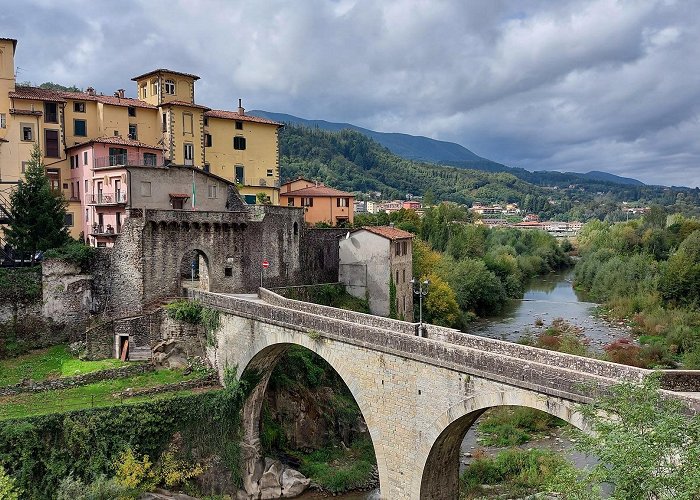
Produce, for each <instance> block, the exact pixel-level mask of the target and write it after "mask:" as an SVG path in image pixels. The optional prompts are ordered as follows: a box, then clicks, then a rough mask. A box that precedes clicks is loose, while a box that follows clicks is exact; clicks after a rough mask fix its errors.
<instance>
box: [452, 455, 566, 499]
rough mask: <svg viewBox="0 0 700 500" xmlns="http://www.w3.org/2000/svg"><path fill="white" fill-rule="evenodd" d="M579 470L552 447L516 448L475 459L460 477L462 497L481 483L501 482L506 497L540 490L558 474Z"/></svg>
mask: <svg viewBox="0 0 700 500" xmlns="http://www.w3.org/2000/svg"><path fill="white" fill-rule="evenodd" d="M571 470H575V469H574V467H573V465H572V464H571V463H569V462H568V461H567V460H566V459H564V458H562V457H561V456H559V455H557V454H556V453H554V452H552V451H548V450H537V449H533V450H521V449H518V448H513V449H509V450H505V451H502V452H500V453H498V455H496V456H495V457H493V458H490V457H482V458H477V459H475V460H474V461H473V462H472V463H471V464H470V465H469V467H467V468H466V470H465V471H464V472H463V473H462V476H461V477H460V485H461V488H460V490H461V493H462V498H471V496H467V495H474V494H479V493H485V492H484V491H482V488H481V487H480V486H481V485H496V484H499V485H501V486H502V489H503V490H504V491H503V493H504V494H505V495H506V497H509V496H510V495H525V494H528V493H533V492H538V491H540V490H541V489H543V488H546V486H547V485H548V484H549V483H551V482H552V481H553V480H554V479H555V478H556V477H557V476H558V475H560V474H564V473H565V472H567V471H571Z"/></svg>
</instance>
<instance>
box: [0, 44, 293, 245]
mask: <svg viewBox="0 0 700 500" xmlns="http://www.w3.org/2000/svg"><path fill="white" fill-rule="evenodd" d="M16 46H17V41H16V40H14V39H9V38H0V195H1V194H2V192H3V191H4V192H5V193H7V191H8V190H9V189H12V186H14V185H15V184H16V183H17V181H18V180H19V179H20V178H21V176H22V173H23V171H24V168H25V165H26V163H27V161H28V160H29V158H30V153H31V150H32V148H33V146H34V144H35V143H38V144H39V147H40V148H41V150H42V152H43V156H44V164H45V165H46V169H47V174H48V176H49V178H50V180H51V184H52V186H53V187H54V188H55V189H57V190H61V191H62V192H63V194H64V196H65V197H66V199H68V200H69V207H68V212H69V216H68V220H67V223H68V225H69V226H70V228H71V235H72V236H74V237H78V236H79V233H80V228H81V226H82V225H81V224H74V222H75V221H78V220H79V219H78V217H80V215H81V214H80V201H79V200H78V199H75V198H76V196H75V195H73V196H72V197H71V194H70V193H71V189H70V188H71V187H72V186H70V182H69V180H70V178H71V177H72V175H71V170H72V169H73V168H76V166H77V162H78V160H79V159H77V158H75V157H71V156H69V155H67V154H66V148H71V147H73V146H76V145H78V144H82V143H86V142H88V141H91V140H94V139H97V138H101V137H114V136H118V137H123V138H127V139H132V140H136V141H139V142H141V143H144V144H146V145H150V146H153V147H157V148H158V149H162V151H163V157H164V159H165V163H166V164H175V165H190V166H195V167H199V168H202V169H204V170H207V171H209V170H211V171H212V173H215V174H217V175H219V176H221V177H225V178H226V179H229V180H232V181H235V182H238V183H239V184H242V188H241V193H242V194H243V195H244V196H245V198H246V201H247V202H248V203H255V197H256V195H257V194H258V193H261V192H262V193H265V195H266V196H267V197H268V198H269V200H270V201H271V202H272V203H273V204H279V153H278V146H277V144H278V142H277V141H278V135H277V134H278V130H279V128H280V127H282V124H279V123H276V122H273V121H270V120H265V119H262V118H256V117H253V116H247V115H245V111H244V109H243V108H242V107H241V105H240V101H239V108H238V110H237V111H235V112H234V111H223V110H221V111H219V110H216V111H215V110H210V108H208V107H206V106H203V105H200V104H197V103H196V102H195V82H196V81H197V80H198V79H199V77H198V76H196V75H191V74H188V73H180V72H177V71H171V70H167V69H157V70H154V71H150V72H148V73H145V74H143V75H140V76H137V77H135V78H133V81H135V82H136V90H137V92H138V94H137V95H138V98H136V99H132V98H128V97H125V95H124V90H123V89H119V90H117V91H116V92H114V93H113V94H112V95H103V94H101V93H98V92H96V91H95V90H94V89H93V88H88V89H86V91H85V92H66V91H57V90H46V89H40V88H36V87H26V86H19V85H16V80H15V74H14V73H15V61H14V56H15V49H16ZM84 189H85V192H86V193H87V192H93V190H94V187H93V186H86V187H85V188H84ZM5 197H6V196H5ZM0 199H1V198H0Z"/></svg>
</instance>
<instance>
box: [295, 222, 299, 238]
mask: <svg viewBox="0 0 700 500" xmlns="http://www.w3.org/2000/svg"><path fill="white" fill-rule="evenodd" d="M297 234H299V224H297V223H296V222H295V223H294V235H295V236H296V235H297Z"/></svg>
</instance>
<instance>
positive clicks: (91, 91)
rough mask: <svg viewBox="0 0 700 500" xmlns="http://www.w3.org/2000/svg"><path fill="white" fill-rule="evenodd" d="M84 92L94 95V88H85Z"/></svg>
mask: <svg viewBox="0 0 700 500" xmlns="http://www.w3.org/2000/svg"><path fill="white" fill-rule="evenodd" d="M85 92H87V93H88V95H95V89H94V88H93V87H88V88H86V89H85Z"/></svg>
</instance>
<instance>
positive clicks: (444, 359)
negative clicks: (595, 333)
mask: <svg viewBox="0 0 700 500" xmlns="http://www.w3.org/2000/svg"><path fill="white" fill-rule="evenodd" d="M190 297H192V298H196V299H198V300H201V301H202V302H203V303H204V304H205V305H207V306H209V307H212V308H215V309H217V310H219V311H220V313H221V327H220V329H219V330H218V331H217V333H216V347H210V348H209V351H208V356H209V357H210V359H211V361H212V362H213V363H214V365H215V366H216V367H217V368H218V370H219V372H220V376H221V378H222V379H223V370H224V369H225V367H227V366H229V367H233V366H236V367H238V371H239V374H241V375H243V373H244V372H246V371H249V370H255V371H256V372H257V373H258V375H259V376H261V380H260V382H259V383H258V385H257V386H256V388H255V389H253V391H252V393H251V395H250V396H249V398H248V400H247V402H246V405H245V407H244V410H243V425H244V446H243V449H244V450H245V451H244V455H245V456H244V458H245V464H246V468H247V470H246V471H245V472H246V474H244V476H245V488H246V490H247V491H248V493H250V494H251V495H253V498H258V497H257V496H256V495H257V494H258V492H259V488H258V485H259V480H260V477H261V475H262V473H263V457H262V456H261V455H260V442H259V430H260V413H261V405H262V401H263V398H264V393H265V390H266V386H267V382H268V380H269V376H270V373H271V371H272V368H273V367H274V366H275V364H276V363H277V361H278V360H279V359H280V357H281V356H282V355H283V354H284V352H285V350H286V348H287V347H288V346H290V345H292V344H296V345H301V346H304V347H306V348H307V349H309V350H311V351H313V352H315V353H316V354H318V355H319V356H321V357H322V358H323V359H325V360H326V361H327V362H328V363H330V365H331V366H332V367H333V368H334V369H335V370H336V371H337V372H338V374H339V375H340V376H341V377H342V378H343V380H344V381H345V383H346V384H347V386H348V388H349V389H350V391H351V392H352V394H353V396H354V398H355V400H356V401H357V404H358V406H359V407H360V409H361V411H362V414H363V416H364V419H365V422H366V424H367V427H368V429H369V433H370V436H371V438H372V442H373V445H374V449H375V454H376V458H377V465H378V469H379V479H380V488H381V495H382V498H386V499H391V500H402V499H444V500H447V499H454V498H458V490H459V486H458V484H459V478H458V475H459V447H460V443H461V441H462V439H463V437H464V434H465V433H466V431H467V429H468V428H469V427H470V426H471V425H472V423H473V422H474V421H475V420H476V419H477V418H478V416H479V415H481V414H482V413H483V412H484V411H485V410H487V409H488V408H492V407H494V406H502V405H516V406H527V407H531V408H536V409H539V410H542V411H545V412H547V413H550V414H552V415H555V416H557V417H559V418H562V419H563V420H565V421H567V422H569V423H571V424H573V425H575V426H577V427H579V428H582V427H583V422H582V419H581V416H580V415H579V414H578V413H577V411H576V405H577V404H579V403H585V402H588V401H590V400H591V397H592V396H594V395H595V394H597V393H600V392H601V391H605V390H606V388H608V387H610V386H611V385H613V384H616V383H619V382H621V381H640V380H642V378H643V377H644V376H646V375H648V374H649V373H650V372H649V371H648V370H642V369H637V368H633V367H628V366H623V365H617V364H613V363H607V362H603V361H598V360H593V359H587V358H582V357H578V356H571V355H567V354H561V353H556V352H551V351H545V350H542V349H537V348H532V347H528V346H523V345H518V344H512V343H508V342H502V341H498V340H493V339H488V338H483V337H478V336H473V335H467V334H464V333H461V332H458V331H456V330H451V329H447V328H441V327H436V326H428V327H427V332H426V335H425V336H424V337H419V336H417V335H416V333H417V325H416V324H413V323H406V322H402V321H396V320H391V319H387V318H381V317H377V316H371V315H366V314H359V313H354V312H349V311H344V310H339V309H334V308H330V307H325V306H319V305H315V304H308V303H303V302H297V301H293V300H289V299H286V298H283V297H281V296H279V295H277V294H274V293H272V292H270V291H268V290H265V289H260V291H259V294H258V295H248V296H240V295H239V296H234V295H226V294H218V293H210V292H202V291H190ZM662 384H663V386H664V388H665V390H667V391H668V394H669V396H671V397H674V398H679V399H682V400H684V401H686V402H687V403H688V404H689V405H690V406H691V407H693V408H695V409H696V410H697V409H698V408H700V393H698V392H696V391H698V390H700V372H691V371H669V372H665V373H664V375H663V378H662Z"/></svg>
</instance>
